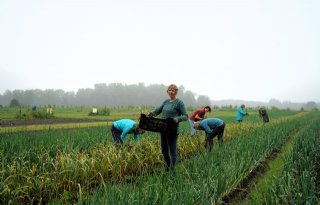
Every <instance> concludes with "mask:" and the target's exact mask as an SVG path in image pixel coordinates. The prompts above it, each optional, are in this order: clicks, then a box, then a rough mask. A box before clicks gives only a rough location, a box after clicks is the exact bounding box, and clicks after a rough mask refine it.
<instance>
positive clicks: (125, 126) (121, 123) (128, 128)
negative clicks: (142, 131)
mask: <svg viewBox="0 0 320 205" xmlns="http://www.w3.org/2000/svg"><path fill="white" fill-rule="evenodd" d="M135 124H136V123H135V121H133V120H130V119H122V120H118V121H115V122H114V123H113V126H114V127H115V128H117V129H118V130H120V131H121V132H122V133H121V135H120V138H121V140H122V141H123V143H126V135H127V134H129V133H133V137H134V140H135V141H136V142H137V141H139V140H140V136H139V135H138V134H137V133H136V132H134V128H135Z"/></svg>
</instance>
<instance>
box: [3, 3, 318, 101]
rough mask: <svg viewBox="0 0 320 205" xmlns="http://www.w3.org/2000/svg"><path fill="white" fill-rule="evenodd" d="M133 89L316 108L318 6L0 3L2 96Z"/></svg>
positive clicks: (314, 4)
mask: <svg viewBox="0 0 320 205" xmlns="http://www.w3.org/2000/svg"><path fill="white" fill-rule="evenodd" d="M140 82H142V83H145V85H150V84H164V85H168V84H171V83H175V84H177V85H178V86H181V85H183V86H184V87H185V89H186V90H190V91H192V92H194V93H195V94H197V95H207V96H209V97H210V98H211V99H212V100H221V99H243V100H258V101H269V100H270V99H271V98H275V99H278V100H280V101H292V102H306V101H316V102H320V1H319V0H207V1H204V0H145V1H142V0H28V1H26V0H0V94H3V93H4V92H5V91H6V90H11V91H12V90H15V89H22V90H27V89H43V90H44V89H63V90H65V91H72V90H73V91H77V90H78V89H79V88H94V84H96V83H106V84H109V83H123V84H128V85H130V84H138V83H140Z"/></svg>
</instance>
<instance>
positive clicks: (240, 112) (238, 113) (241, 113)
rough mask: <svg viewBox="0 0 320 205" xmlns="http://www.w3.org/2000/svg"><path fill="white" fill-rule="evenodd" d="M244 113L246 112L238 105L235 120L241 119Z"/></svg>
mask: <svg viewBox="0 0 320 205" xmlns="http://www.w3.org/2000/svg"><path fill="white" fill-rule="evenodd" d="M246 114H247V113H246V112H245V111H244V110H243V109H242V107H238V109H237V120H243V117H244V116H245V115H246Z"/></svg>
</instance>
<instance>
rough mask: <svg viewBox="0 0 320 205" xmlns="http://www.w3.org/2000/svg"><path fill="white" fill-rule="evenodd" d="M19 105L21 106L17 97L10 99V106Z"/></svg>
mask: <svg viewBox="0 0 320 205" xmlns="http://www.w3.org/2000/svg"><path fill="white" fill-rule="evenodd" d="M19 106H20V103H19V101H18V100H17V99H15V98H14V99H12V100H11V101H10V107H19Z"/></svg>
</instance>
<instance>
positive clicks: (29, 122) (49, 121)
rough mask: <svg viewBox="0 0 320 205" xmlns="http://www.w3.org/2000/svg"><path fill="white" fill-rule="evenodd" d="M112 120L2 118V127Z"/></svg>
mask: <svg viewBox="0 0 320 205" xmlns="http://www.w3.org/2000/svg"><path fill="white" fill-rule="evenodd" d="M110 121H111V120H105V119H104V120H101V119H63V118H53V119H32V120H1V121H0V127H15V126H24V125H52V124H64V123H86V122H110Z"/></svg>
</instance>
